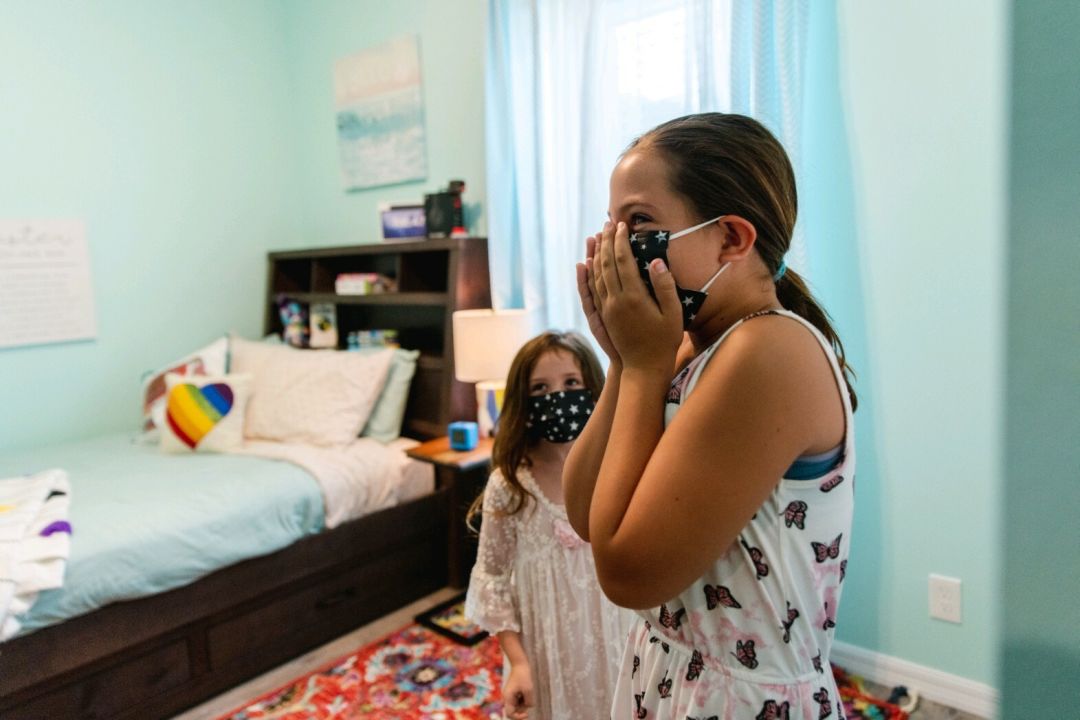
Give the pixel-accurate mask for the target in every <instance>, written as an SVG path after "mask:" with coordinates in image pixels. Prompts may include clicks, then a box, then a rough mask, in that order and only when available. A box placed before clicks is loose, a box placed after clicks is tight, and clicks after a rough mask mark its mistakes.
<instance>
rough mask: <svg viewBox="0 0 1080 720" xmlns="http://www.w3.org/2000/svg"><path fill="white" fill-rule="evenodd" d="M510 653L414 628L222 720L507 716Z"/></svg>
mask: <svg viewBox="0 0 1080 720" xmlns="http://www.w3.org/2000/svg"><path fill="white" fill-rule="evenodd" d="M501 688H502V654H501V653H500V651H499V644H498V642H497V641H496V640H495V638H486V639H484V640H482V641H480V642H477V643H475V644H472V645H465V644H462V643H458V642H455V641H454V640H451V639H450V638H448V637H445V636H443V635H441V634H438V633H435V632H433V631H431V630H429V629H427V628H424V627H421V626H419V625H409V626H408V627H406V628H404V629H402V630H399V631H397V632H395V633H393V634H391V635H388V636H386V637H384V638H383V639H382V640H378V641H376V642H373V643H371V644H370V645H367V646H365V647H363V648H361V649H360V650H359V651H358V652H356V653H354V654H352V655H349V656H347V657H343V658H341V659H340V660H337V661H335V662H333V663H331V664H330V665H327V666H326V667H324V668H322V669H320V670H316V671H315V672H313V673H310V674H308V675H304V676H303V677H300V678H298V679H296V680H294V681H293V682H291V683H289V684H288V685H286V686H285V687H283V688H281V689H279V690H276V691H274V692H272V693H269V694H267V695H264V696H262V697H260V698H258V699H257V700H255V701H254V702H252V703H250V704H248V705H247V706H245V707H243V708H241V709H238V710H235V711H233V712H232V713H229V714H227V715H224V716H222V717H221V718H220V719H219V720H268V719H269V718H273V719H274V720H329V719H331V718H333V719H334V720H354V718H364V719H365V720H474V719H477V720H479V719H480V718H484V719H485V720H486V719H487V718H501V717H502V701H501V699H500V691H501Z"/></svg>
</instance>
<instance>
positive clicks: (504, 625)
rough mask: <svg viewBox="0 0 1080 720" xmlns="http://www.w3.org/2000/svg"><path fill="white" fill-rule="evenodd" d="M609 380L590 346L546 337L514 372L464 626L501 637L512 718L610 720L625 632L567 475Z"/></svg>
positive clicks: (481, 505) (483, 503) (477, 508)
mask: <svg viewBox="0 0 1080 720" xmlns="http://www.w3.org/2000/svg"><path fill="white" fill-rule="evenodd" d="M602 388H603V373H602V371H601V369H600V365H599V363H598V362H597V360H596V356H595V355H594V354H593V352H592V350H591V349H590V348H589V346H588V344H587V342H586V341H585V339H584V338H582V337H581V336H580V335H578V334H576V333H555V332H546V333H544V334H542V335H540V336H538V337H536V338H533V339H532V340H530V341H529V342H528V343H526V344H525V346H524V347H522V348H521V350H520V351H519V352H518V354H517V357H515V358H514V362H513V365H512V366H511V367H510V375H509V377H508V378H507V382H506V394H505V400H504V405H503V410H502V414H501V416H500V417H499V428H498V431H497V433H496V435H495V447H494V451H493V464H494V468H495V469H494V472H492V474H491V477H490V479H489V480H488V484H487V488H486V489H485V490H484V493H483V495H482V496H481V497H480V498H478V499H477V501H476V502H475V503H474V504H473V507H472V508H471V509H470V511H469V519H470V521H472V520H473V519H475V517H476V516H477V515H479V514H481V509H482V514H483V525H482V527H481V528H480V547H479V552H478V556H477V561H476V566H475V567H474V568H473V571H472V577H471V579H470V582H469V592H468V597H467V599H466V603H465V614H466V615H467V616H468V617H469V618H470V619H471V620H472V621H473V622H475V623H477V624H478V625H480V626H481V627H483V628H484V629H485V630H487V631H488V632H490V633H492V634H493V635H496V636H497V637H498V639H499V644H500V645H501V646H502V650H503V655H504V657H505V659H506V662H505V671H504V685H503V706H504V708H505V710H504V712H505V713H506V715H507V717H510V718H526V717H528V718H532V719H540V720H562V719H563V718H567V719H568V718H590V719H592V718H606V717H607V716H608V712H609V710H610V709H611V701H612V696H613V692H614V688H615V682H616V671H617V662H618V658H619V655H620V653H621V651H622V647H623V646H624V645H625V642H626V632H625V630H626V627H627V623H621V622H620V620H619V617H620V611H619V610H618V609H617V608H616V607H615V606H614V605H612V604H611V603H610V602H609V601H608V600H607V599H606V598H604V596H603V593H602V592H601V591H600V586H599V584H598V583H597V580H596V569H595V567H594V566H593V559H592V554H591V553H590V552H589V547H588V545H587V544H586V543H585V542H584V541H583V540H582V539H581V538H580V537H578V535H577V534H576V533H575V532H574V531H573V529H572V528H571V527H570V525H569V523H568V522H567V518H566V509H565V507H564V506H563V504H562V496H563V491H562V469H563V462H564V460H565V459H566V455H567V453H568V452H569V451H570V447H571V446H572V445H573V441H574V439H575V438H577V436H578V435H579V434H580V433H581V429H582V428H583V427H584V425H585V423H586V421H587V420H588V419H589V416H590V415H591V414H592V409H593V406H594V399H595V398H596V397H598V396H599V395H600V391H601V389H602Z"/></svg>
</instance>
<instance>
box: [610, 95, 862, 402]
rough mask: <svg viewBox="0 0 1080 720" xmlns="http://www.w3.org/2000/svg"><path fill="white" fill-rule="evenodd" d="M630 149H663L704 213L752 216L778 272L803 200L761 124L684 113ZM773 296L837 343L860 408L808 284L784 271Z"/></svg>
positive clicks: (759, 246)
mask: <svg viewBox="0 0 1080 720" xmlns="http://www.w3.org/2000/svg"><path fill="white" fill-rule="evenodd" d="M633 150H638V151H650V150H652V151H656V152H658V153H660V155H661V156H662V157H663V158H664V159H665V160H666V161H667V162H668V164H669V166H670V173H669V181H670V183H671V187H672V189H673V190H674V191H675V192H676V193H678V194H679V195H682V196H683V197H685V198H687V200H689V201H690V203H691V206H692V207H693V208H694V210H695V211H696V212H697V214H698V216H699V217H700V218H702V219H704V218H711V217H716V216H718V215H738V216H740V217H743V218H746V219H747V220H749V221H750V222H751V223H752V224H753V225H754V228H755V229H756V230H757V242H756V243H755V245H754V247H755V249H756V250H757V252H758V255H760V256H761V259H762V260H764V261H765V267H767V268H768V270H769V273H770V274H772V275H773V276H774V277H775V275H776V273H777V272H778V271H779V269H780V263H781V262H783V260H784V255H785V254H786V253H787V251H788V247H789V246H790V245H791V235H792V233H793V232H794V230H795V216H796V214H797V212H798V198H797V196H796V192H795V173H794V171H793V170H792V169H791V162H790V161H789V160H788V156H787V153H786V152H784V148H783V146H781V145H780V142H779V141H778V140H777V139H776V138H775V137H773V135H772V133H770V132H769V131H768V130H766V129H765V127H764V126H763V125H762V124H761V123H759V122H758V121H756V120H754V119H752V118H748V117H746V116H744V115H734V114H727V113H701V114H699V115H687V116H685V117H681V118H676V119H675V120H669V121H668V122H666V123H663V124H662V125H658V126H657V127H655V128H653V129H652V130H650V131H649V132H647V133H645V134H644V135H642V136H641V137H639V138H638V139H637V140H635V141H634V142H633V143H631V144H630V147H628V148H627V150H626V152H628V153H629V152H631V151H633ZM776 296H777V299H778V300H779V301H780V304H781V305H783V306H784V308H786V309H787V310H790V311H791V312H793V313H795V314H796V315H799V316H800V317H802V318H804V319H805V320H807V321H809V322H810V323H811V324H812V325H813V326H814V327H816V328H817V329H818V331H820V332H821V334H822V335H824V336H825V338H826V339H827V340H828V341H829V342H830V343H832V346H833V348H834V349H835V351H836V356H837V359H838V360H839V361H840V367H841V369H842V370H843V373H844V381H845V383H846V384H847V391H848V395H849V396H850V397H851V406H852V409H854V408H856V407H857V406H858V399H857V398H856V395H855V388H854V387H853V385H852V382H853V380H854V378H855V372H854V370H852V368H851V366H850V365H848V364H847V361H846V359H845V357H844V346H843V343H841V342H840V336H839V335H837V333H836V330H835V329H834V328H833V326H832V322H831V319H830V318H829V315H828V313H826V312H825V310H824V309H823V308H822V307H821V305H820V304H819V303H818V301H817V300H816V299H815V298H814V296H813V294H812V293H811V292H810V289H809V288H808V287H807V285H806V281H805V280H803V278H802V277H800V276H799V274H798V273H796V272H795V271H794V270H792V269H791V268H787V270H786V271H785V272H784V274H783V275H782V276H781V278H780V279H779V280H778V281H776Z"/></svg>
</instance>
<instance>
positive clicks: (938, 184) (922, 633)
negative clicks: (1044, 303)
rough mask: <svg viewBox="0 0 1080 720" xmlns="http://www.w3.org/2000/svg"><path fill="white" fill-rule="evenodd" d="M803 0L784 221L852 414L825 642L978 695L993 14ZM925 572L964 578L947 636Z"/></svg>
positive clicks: (1000, 178) (991, 310) (994, 400)
mask: <svg viewBox="0 0 1080 720" xmlns="http://www.w3.org/2000/svg"><path fill="white" fill-rule="evenodd" d="M811 7H812V9H813V15H812V18H811V33H812V36H813V41H812V42H811V43H810V45H809V47H810V48H811V58H810V62H811V69H810V70H809V71H808V73H807V77H808V78H811V86H810V87H808V88H807V102H808V103H809V108H808V112H807V115H808V126H807V129H806V132H807V136H806V137H805V138H804V142H803V147H804V148H806V153H807V163H808V169H807V172H806V174H805V175H806V176H805V178H804V183H803V186H802V196H803V203H802V210H803V222H804V223H805V225H804V228H805V229H806V232H807V245H808V247H809V250H810V253H809V262H810V274H811V277H812V279H813V280H814V281H815V284H816V286H817V289H818V290H819V292H820V294H821V295H822V297H823V299H824V300H825V302H826V304H827V306H828V308H829V309H830V310H831V311H832V312H833V313H834V315H835V316H836V319H837V322H838V325H839V326H840V331H841V334H842V337H843V338H844V339H845V341H846V342H847V344H848V350H849V352H850V353H851V356H852V360H853V362H854V364H855V366H856V369H857V370H858V372H859V381H858V384H857V388H858V391H859V393H860V401H861V403H862V407H861V408H860V410H859V412H858V414H857V416H856V418H857V428H858V432H859V440H858V442H859V448H858V449H859V470H858V472H857V477H858V486H857V488H858V489H857V492H856V502H857V507H856V521H855V527H854V529H853V538H852V543H853V549H852V558H851V564H850V566H849V571H848V577H849V578H850V580H849V581H848V583H849V584H848V585H847V587H846V588H845V594H844V604H843V607H842V608H841V622H840V624H839V630H838V633H839V634H838V639H839V640H841V641H844V642H847V643H851V644H853V645H857V646H860V647H863V648H867V649H870V650H874V651H877V652H880V653H883V654H886V655H890V656H894V657H898V658H902V659H904V660H908V661H911V662H915V663H918V664H920V665H925V666H929V667H932V668H937V669H939V670H943V671H945V672H948V673H952V674H956V675H959V676H962V677H965V678H969V679H972V680H975V681H978V682H982V683H986V684H990V685H993V684H995V682H996V662H995V656H996V652H997V644H998V639H999V635H1000V619H999V615H1000V607H999V577H998V576H999V566H1000V558H999V556H998V547H999V542H998V538H999V532H1000V530H999V525H1000V523H999V520H998V510H999V506H1000V495H1001V479H1002V467H1001V453H1000V442H1001V434H1000V428H1001V423H1002V422H1003V403H1004V392H1003V383H1002V379H1003V373H1004V369H1003V344H1004V338H1003V324H1004V307H1003V302H1002V298H1003V297H1004V289H1005V288H1004V272H1003V268H1004V256H1005V211H1004V198H1005V160H1006V152H1005V128H1006V117H1005V107H1006V102H1005V100H1006V77H1007V73H1006V67H1007V48H1006V29H1007V24H1008V18H1007V13H1006V7H1005V3H1004V1H1003V0H993V1H991V2H987V1H985V0H962V1H961V0H957V1H956V2H949V3H934V2H928V1H924V2H914V3H867V2H861V1H855V0H845V1H843V2H840V3H838V4H836V5H834V4H832V3H812V4H811ZM833 12H835V13H836V18H835V20H836V22H835V23H832V22H831V18H830V17H829V16H830V15H831V14H832V13H833ZM930 573H940V574H944V575H950V576H954V577H958V578H960V579H961V580H962V581H963V594H964V598H963V620H964V622H963V624H962V625H954V624H950V623H945V622H942V621H939V620H933V619H931V618H930V617H929V607H928V588H927V576H928V575H929V574H930Z"/></svg>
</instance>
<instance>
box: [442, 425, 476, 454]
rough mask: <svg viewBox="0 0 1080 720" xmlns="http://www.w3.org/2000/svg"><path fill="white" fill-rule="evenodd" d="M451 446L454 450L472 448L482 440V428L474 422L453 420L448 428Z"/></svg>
mask: <svg viewBox="0 0 1080 720" xmlns="http://www.w3.org/2000/svg"><path fill="white" fill-rule="evenodd" d="M447 434H448V435H450V447H451V448H452V449H454V450H460V451H465V450H472V449H473V448H475V447H476V444H477V443H478V442H479V441H480V428H479V427H477V425H476V423H474V422H467V421H462V422H452V423H450V427H449V428H447Z"/></svg>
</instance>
